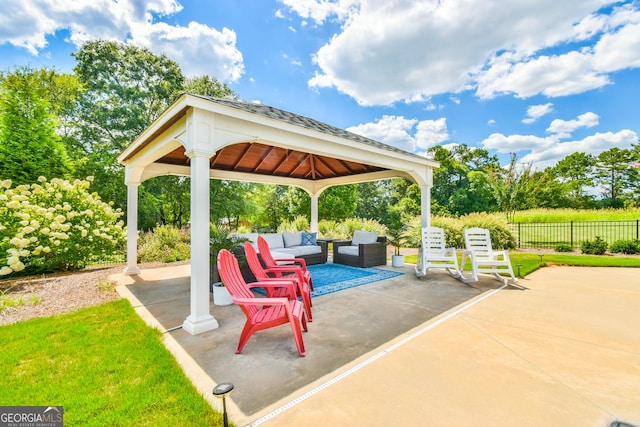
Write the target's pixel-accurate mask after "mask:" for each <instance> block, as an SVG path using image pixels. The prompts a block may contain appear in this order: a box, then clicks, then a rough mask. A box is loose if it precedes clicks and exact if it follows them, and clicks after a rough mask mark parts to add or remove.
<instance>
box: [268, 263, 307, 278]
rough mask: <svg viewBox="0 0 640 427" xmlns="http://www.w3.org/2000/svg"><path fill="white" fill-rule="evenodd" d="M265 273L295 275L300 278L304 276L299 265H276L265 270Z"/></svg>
mask: <svg viewBox="0 0 640 427" xmlns="http://www.w3.org/2000/svg"><path fill="white" fill-rule="evenodd" d="M265 271H266V272H267V273H296V274H297V275H298V276H300V277H302V276H303V275H304V270H303V269H302V267H300V266H299V265H278V266H275V267H269V268H265Z"/></svg>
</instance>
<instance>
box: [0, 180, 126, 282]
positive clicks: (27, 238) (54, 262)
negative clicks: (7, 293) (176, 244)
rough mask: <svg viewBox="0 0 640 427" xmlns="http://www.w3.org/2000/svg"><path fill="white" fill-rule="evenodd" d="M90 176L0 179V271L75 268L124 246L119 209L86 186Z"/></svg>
mask: <svg viewBox="0 0 640 427" xmlns="http://www.w3.org/2000/svg"><path fill="white" fill-rule="evenodd" d="M92 180H93V178H92V177H89V178H87V179H86V180H75V181H73V182H70V181H66V180H62V179H52V180H51V181H47V179H46V178H44V177H40V178H39V179H38V183H35V184H31V185H19V186H16V187H15V188H12V183H11V180H4V181H0V236H1V237H0V277H8V276H13V275H25V274H37V273H45V272H46V273H49V272H56V271H67V270H77V269H80V268H83V267H85V266H86V265H87V264H88V263H89V262H90V261H92V260H96V259H101V258H103V257H106V256H108V255H111V254H113V253H114V252H115V251H122V250H123V248H124V242H125V241H126V240H125V230H124V223H123V221H122V220H121V219H120V218H121V217H122V215H123V214H122V212H121V211H120V210H119V209H118V210H116V209H113V208H112V206H111V205H109V204H107V203H105V202H103V201H102V200H100V197H99V196H98V195H97V194H96V193H90V192H89V185H90V184H91V181H92Z"/></svg>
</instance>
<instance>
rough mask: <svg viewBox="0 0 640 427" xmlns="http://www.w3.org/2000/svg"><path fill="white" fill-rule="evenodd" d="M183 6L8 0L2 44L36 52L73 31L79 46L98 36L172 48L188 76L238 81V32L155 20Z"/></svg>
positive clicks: (172, 0) (126, 0)
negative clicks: (52, 38) (59, 33)
mask: <svg viewBox="0 0 640 427" xmlns="http://www.w3.org/2000/svg"><path fill="white" fill-rule="evenodd" d="M180 10H182V6H181V5H180V4H179V3H178V2H177V1H176V0H120V1H117V2H115V1H112V0H94V1H92V2H84V1H76V0H41V1H38V0H5V1H4V2H3V14H2V15H0V43H10V44H12V45H14V46H18V47H23V48H25V49H27V50H28V51H29V52H30V53H32V54H33V55H37V54H38V53H39V52H40V51H41V50H42V49H44V48H45V47H46V46H47V40H46V37H47V36H50V35H53V34H55V33H56V32H57V31H60V30H68V31H69V40H70V41H71V42H72V43H74V44H75V45H76V46H79V45H81V44H82V43H84V42H86V41H87V40H93V39H108V40H117V41H123V42H125V41H126V42H127V43H129V44H132V45H135V46H141V47H146V48H148V49H150V50H151V51H152V52H154V53H156V54H161V53H167V55H168V56H169V57H171V58H172V59H174V60H176V61H177V62H178V63H179V64H180V66H181V68H182V70H183V71H184V72H185V74H187V75H199V74H208V75H213V76H215V77H216V78H218V79H220V80H222V81H235V80H238V79H239V78H240V76H241V75H242V74H243V72H244V65H243V58H242V54H241V53H240V51H238V49H237V48H236V47H235V44H236V35H235V32H233V31H232V30H229V29H227V28H223V29H222V30H221V31H219V30H216V29H215V28H211V27H208V26H206V25H203V24H199V23H197V22H191V23H189V25H188V26H186V27H184V26H178V25H169V24H167V23H162V22H158V23H154V22H153V16H154V15H157V16H168V15H173V14H176V13H178V12H180ZM193 58H198V60H197V61H194V60H193Z"/></svg>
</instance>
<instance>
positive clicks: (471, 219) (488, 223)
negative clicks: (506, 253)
mask: <svg viewBox="0 0 640 427" xmlns="http://www.w3.org/2000/svg"><path fill="white" fill-rule="evenodd" d="M460 221H461V222H462V224H463V225H464V228H472V227H480V228H486V229H488V230H489V233H491V246H492V247H493V249H515V248H516V239H515V237H514V236H513V234H512V233H511V230H509V225H508V224H507V220H506V219H505V217H504V216H503V215H499V214H490V213H484V212H483V213H471V214H468V215H465V216H463V217H461V218H460Z"/></svg>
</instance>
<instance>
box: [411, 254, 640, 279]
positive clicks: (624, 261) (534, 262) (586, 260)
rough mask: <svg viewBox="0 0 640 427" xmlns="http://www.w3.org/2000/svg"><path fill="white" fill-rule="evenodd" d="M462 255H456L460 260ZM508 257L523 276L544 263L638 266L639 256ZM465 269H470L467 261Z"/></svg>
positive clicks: (582, 265)
mask: <svg viewBox="0 0 640 427" xmlns="http://www.w3.org/2000/svg"><path fill="white" fill-rule="evenodd" d="M461 258H462V255H461V254H459V255H458V260H459V261H461ZM405 259H406V261H407V263H410V264H415V263H416V262H417V260H418V257H417V255H407V257H406V258H405ZM509 259H510V260H511V265H512V267H513V272H514V273H516V275H517V274H518V264H520V269H519V271H520V276H519V277H525V276H526V275H527V274H530V273H532V272H534V271H536V270H537V269H539V268H540V267H544V266H545V265H550V264H554V265H571V266H579V267H636V268H640V258H638V257H636V258H632V257H628V258H627V257H622V256H606V255H565V254H544V256H543V257H542V261H541V260H540V255H538V254H536V253H529V252H514V251H510V252H509ZM467 269H468V270H470V266H469V263H468V262H467Z"/></svg>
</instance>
